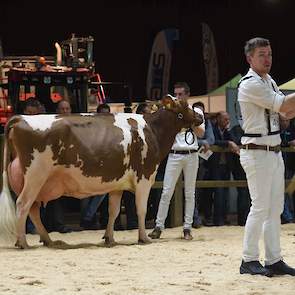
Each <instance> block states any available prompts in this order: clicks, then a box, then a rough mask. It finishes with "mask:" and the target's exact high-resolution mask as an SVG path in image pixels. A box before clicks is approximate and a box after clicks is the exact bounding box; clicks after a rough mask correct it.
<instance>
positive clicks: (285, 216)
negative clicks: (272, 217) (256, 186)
mask: <svg viewBox="0 0 295 295" xmlns="http://www.w3.org/2000/svg"><path fill="white" fill-rule="evenodd" d="M280 127H281V140H282V142H281V146H282V147H290V146H293V147H294V146H295V130H294V128H291V126H290V119H286V118H284V117H282V116H280ZM282 156H283V160H284V163H285V179H291V178H292V176H293V175H294V172H295V171H294V170H295V166H294V153H287V152H282ZM292 200H293V199H291V196H289V195H288V193H286V192H285V201H284V210H283V213H282V215H281V220H282V223H290V222H293V221H294V215H293V212H292V208H294V204H293V206H292Z"/></svg>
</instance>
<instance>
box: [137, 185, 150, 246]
mask: <svg viewBox="0 0 295 295" xmlns="http://www.w3.org/2000/svg"><path fill="white" fill-rule="evenodd" d="M142 182H144V183H141V184H140V185H138V186H137V188H136V192H135V203H136V212H137V217H138V242H139V243H141V244H150V243H151V242H152V240H151V239H150V238H149V237H148V236H147V234H146V231H145V217H146V211H147V202H148V198H149V193H150V189H151V184H150V183H149V182H148V183H146V182H147V180H146V181H145V180H143V181H142Z"/></svg>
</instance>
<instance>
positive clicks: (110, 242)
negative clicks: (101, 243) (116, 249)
mask: <svg viewBox="0 0 295 295" xmlns="http://www.w3.org/2000/svg"><path fill="white" fill-rule="evenodd" d="M122 193H123V191H115V192H110V193H109V220H108V225H107V228H106V231H105V234H104V236H103V238H104V239H105V243H106V245H107V246H109V247H111V246H114V245H115V240H114V224H115V220H116V218H117V216H118V214H119V212H120V207H121V198H122Z"/></svg>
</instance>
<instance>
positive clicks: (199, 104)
mask: <svg viewBox="0 0 295 295" xmlns="http://www.w3.org/2000/svg"><path fill="white" fill-rule="evenodd" d="M197 107H201V108H202V109H203V110H205V105H204V104H203V103H202V102H201V101H197V102H195V103H194V104H193V109H194V108H197Z"/></svg>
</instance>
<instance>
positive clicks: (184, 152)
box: [170, 150, 198, 155]
mask: <svg viewBox="0 0 295 295" xmlns="http://www.w3.org/2000/svg"><path fill="white" fill-rule="evenodd" d="M196 152H198V151H197V150H185V151H176V150H171V151H170V154H180V155H187V154H193V153H196Z"/></svg>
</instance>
